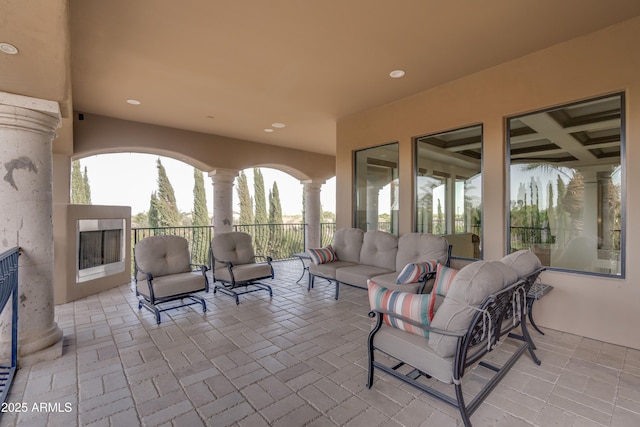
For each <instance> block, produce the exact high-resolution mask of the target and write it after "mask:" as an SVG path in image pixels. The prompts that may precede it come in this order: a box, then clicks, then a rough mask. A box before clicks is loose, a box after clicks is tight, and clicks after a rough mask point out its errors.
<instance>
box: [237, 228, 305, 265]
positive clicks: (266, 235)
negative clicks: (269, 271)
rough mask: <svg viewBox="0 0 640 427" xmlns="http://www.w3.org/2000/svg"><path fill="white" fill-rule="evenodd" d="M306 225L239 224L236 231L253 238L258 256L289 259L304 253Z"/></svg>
mask: <svg viewBox="0 0 640 427" xmlns="http://www.w3.org/2000/svg"><path fill="white" fill-rule="evenodd" d="M305 225H306V224H238V225H234V226H233V230H234V231H243V232H245V233H248V234H250V235H251V237H252V238H253V245H254V247H255V252H256V254H259V255H269V256H270V257H272V258H273V259H274V260H277V259H287V258H291V256H292V255H293V254H295V253H298V252H302V251H304V246H305V241H306V235H305V232H306V227H305Z"/></svg>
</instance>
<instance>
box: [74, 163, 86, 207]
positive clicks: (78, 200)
mask: <svg viewBox="0 0 640 427" xmlns="http://www.w3.org/2000/svg"><path fill="white" fill-rule="evenodd" d="M71 203H73V204H78V205H83V204H85V203H86V202H85V191H84V181H83V180H82V172H80V161H79V160H74V161H73V162H71Z"/></svg>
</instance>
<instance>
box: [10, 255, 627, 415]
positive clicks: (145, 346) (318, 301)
mask: <svg viewBox="0 0 640 427" xmlns="http://www.w3.org/2000/svg"><path fill="white" fill-rule="evenodd" d="M275 271H276V278H275V279H274V283H273V288H274V296H273V299H271V300H270V299H269V298H268V297H266V296H265V295H262V294H250V295H246V296H244V298H243V299H242V302H241V303H240V305H239V306H236V304H235V303H234V302H233V300H232V299H231V298H228V297H226V296H224V295H220V294H217V295H213V294H212V293H209V294H206V295H205V299H206V300H207V304H208V311H207V313H206V314H202V313H201V312H199V310H194V309H192V308H189V307H187V308H181V309H178V310H172V311H169V312H166V313H164V314H163V322H162V324H161V325H159V326H158V325H156V323H155V320H154V318H153V315H152V314H150V313H149V312H147V311H145V310H141V311H139V310H138V308H137V299H136V296H135V293H134V292H133V290H132V287H131V286H130V285H122V286H120V287H117V288H113V289H111V290H108V291H104V292H101V293H99V294H96V295H93V296H90V297H87V298H84V299H80V300H76V301H74V302H71V303H67V304H62V305H59V306H57V307H56V322H57V324H58V325H59V326H60V328H61V329H62V330H63V332H64V351H63V355H62V357H60V358H58V359H56V360H54V361H47V362H41V363H38V364H34V365H32V366H26V367H23V368H21V369H20V370H19V371H18V373H17V376H16V379H15V381H14V384H13V385H12V388H11V391H10V394H9V399H8V402H15V403H19V402H28V405H29V410H28V411H27V412H24V413H16V412H13V413H3V414H2V418H0V424H2V425H15V424H18V425H21V426H22V425H25V426H26V425H92V426H122V425H146V426H156V425H165V426H166V425H175V426H180V425H189V426H198V425H215V426H227V425H236V426H251V427H255V426H301V425H308V426H367V427H373V426H420V425H434V426H436V425H437V426H454V425H460V424H461V421H460V418H459V414H458V413H457V410H455V409H453V408H450V407H448V406H447V405H445V404H443V403H442V402H439V401H436V400H434V399H432V398H430V397H429V396H427V395H425V394H423V393H421V392H419V391H417V390H415V389H413V388H411V387H409V386H407V385H405V384H403V383H401V382H399V381H397V380H395V379H393V378H391V377H389V376H385V375H382V376H380V375H376V378H375V380H374V384H373V388H372V389H371V390H368V389H367V388H366V387H365V383H366V360H367V352H366V336H367V333H368V330H369V328H370V322H371V321H370V319H369V318H368V317H367V312H368V310H369V305H368V300H367V294H366V292H364V291H362V290H359V289H353V288H347V289H344V292H343V293H342V295H341V298H340V299H339V300H337V301H336V300H335V299H334V298H333V287H332V286H328V285H325V284H324V283H322V282H321V281H319V282H318V283H317V285H316V287H315V288H314V289H312V290H311V291H310V292H308V291H307V287H306V282H305V280H304V279H306V276H305V278H304V279H303V280H302V281H301V282H300V283H297V282H296V280H298V278H299V277H300V272H301V266H300V263H299V261H298V260H293V261H291V260H290V261H280V262H277V263H275ZM544 331H545V333H546V335H544V336H541V335H538V334H537V333H535V332H534V339H535V341H536V344H537V346H538V350H537V354H538V356H539V357H540V359H542V364H541V365H540V366H536V365H535V364H534V363H533V362H532V361H531V359H530V358H529V356H528V355H525V356H523V357H521V358H520V360H519V361H518V362H517V364H516V365H515V367H514V368H513V369H512V370H511V371H510V372H509V373H508V374H507V376H506V377H505V379H504V380H503V381H502V382H501V383H500V384H499V385H498V386H497V388H496V389H495V390H494V391H493V392H492V393H491V395H490V396H489V397H488V398H487V400H486V401H485V402H484V403H483V404H482V405H481V406H480V407H479V409H478V410H477V411H476V412H475V413H474V415H473V416H472V417H471V421H472V422H473V425H474V426H548V425H562V426H581V427H582V426H636V425H637V424H638V419H639V417H640V415H639V413H640V392H638V390H639V389H640V351H638V350H635V349H631V348H627V347H623V346H616V345H612V344H607V343H604V342H601V341H596V340H593V339H589V338H584V337H581V336H576V335H571V334H567V333H563V332H559V331H555V330H551V329H547V328H544ZM509 345H510V344H509V339H507V340H506V341H505V342H503V343H502V344H501V345H500V346H499V347H498V349H497V350H496V351H494V352H493V353H492V354H493V357H497V358H499V357H500V353H501V347H503V346H509ZM483 370H484V368H482V367H475V368H473V370H472V371H470V372H469V373H468V374H467V375H465V381H467V382H468V384H467V385H466V387H467V390H471V391H473V390H474V389H476V388H477V387H478V386H479V385H480V384H481V383H482V382H483V381H484V380H485V375H486V373H484V374H483ZM34 403H35V404H37V405H42V408H43V409H42V411H37V410H32V409H33V408H32V406H33V404H34ZM39 407H40V406H39Z"/></svg>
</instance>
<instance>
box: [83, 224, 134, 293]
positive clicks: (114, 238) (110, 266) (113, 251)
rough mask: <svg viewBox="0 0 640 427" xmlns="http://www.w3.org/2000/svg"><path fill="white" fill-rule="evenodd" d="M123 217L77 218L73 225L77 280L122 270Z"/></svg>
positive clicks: (123, 249)
mask: <svg viewBox="0 0 640 427" xmlns="http://www.w3.org/2000/svg"><path fill="white" fill-rule="evenodd" d="M124 228H125V221H124V219H81V220H78V227H77V248H78V259H77V277H76V279H77V280H76V281H77V282H85V281H87V280H93V279H97V278H99V277H104V276H108V275H110V274H114V273H119V272H122V271H124V252H125V246H124Z"/></svg>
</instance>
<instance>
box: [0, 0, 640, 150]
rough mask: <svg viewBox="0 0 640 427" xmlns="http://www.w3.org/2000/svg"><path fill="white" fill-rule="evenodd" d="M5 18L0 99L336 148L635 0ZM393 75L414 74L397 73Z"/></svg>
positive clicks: (308, 5)
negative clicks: (349, 136) (359, 123)
mask: <svg viewBox="0 0 640 427" xmlns="http://www.w3.org/2000/svg"><path fill="white" fill-rule="evenodd" d="M0 10H1V13H0V42H8V43H11V44H13V45H14V46H16V47H17V48H18V50H19V53H18V54H17V55H7V54H1V53H0V67H1V72H0V91H5V92H11V93H19V94H23V95H27V96H33V97H39V98H45V99H50V100H55V101H58V102H60V103H61V105H62V108H63V111H64V113H65V115H66V116H70V115H71V114H72V113H71V112H72V111H76V112H85V113H94V114H100V115H104V116H110V117H115V118H120V119H126V120H132V121H139V122H145V123H152V124H158V125H163V126H169V127H175V128H180V129H187V130H193V131H198V132H204V133H211V134H218V135H223V136H229V137H234V138H239V139H244V140H249V141H255V142H261V143H268V144H273V145H279V146H284V147H291V148H298V149H302V150H307V151H312V152H318V153H324V154H335V140H336V122H337V120H338V119H340V118H341V117H344V116H348V115H351V114H354V113H357V112H360V111H362V110H366V109H370V108H373V107H376V106H378V105H382V104H385V103H389V102H393V101H396V100H398V99H401V98H403V97H406V96H409V95H411V94H414V93H417V92H420V91H424V90H427V89H430V88H433V87H435V86H438V85H441V84H443V83H446V82H449V81H452V80H455V79H458V78H461V77H463V76H465V75H469V74H471V73H475V72H478V71H480V70H483V69H486V68H489V67H492V66H495V65H497V64H500V63H503V62H506V61H509V60H512V59H515V58H518V57H520V56H523V55H526V54H529V53H531V52H534V51H537V50H540V49H544V48H546V47H549V46H552V45H554V44H557V43H560V42H563V41H566V40H569V39H571V38H575V37H579V36H581V35H583V34H586V33H589V32H592V31H595V30H598V29H600V28H603V27H606V26H609V25H612V24H615V23H617V22H621V21H624V20H627V19H630V18H632V17H634V16H637V15H639V14H640V1H637V0H608V1H602V0H563V1H557V0H529V1H526V0H522V1H513V0H489V1H477V0H458V1H455V2H451V1H444V0H402V1H395V2H391V1H385V0H348V1H345V0H322V1H320V0H269V1H265V0H241V1H224V0H185V1H181V2H177V1H175V0H134V1H132V0H109V1H104V0H68V1H67V0H47V1H46V2H37V3H36V2H33V1H24V0H0ZM396 69H402V70H404V71H405V72H406V75H405V76H404V77H402V78H399V79H392V78H391V77H389V73H390V72H391V71H393V70H396ZM127 100H137V101H139V102H140V105H131V104H129V103H127V102H126V101H127ZM274 123H282V124H284V125H285V127H280V128H278V127H275V126H273V124H274ZM265 129H271V130H272V132H265Z"/></svg>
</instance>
